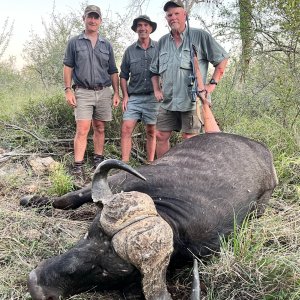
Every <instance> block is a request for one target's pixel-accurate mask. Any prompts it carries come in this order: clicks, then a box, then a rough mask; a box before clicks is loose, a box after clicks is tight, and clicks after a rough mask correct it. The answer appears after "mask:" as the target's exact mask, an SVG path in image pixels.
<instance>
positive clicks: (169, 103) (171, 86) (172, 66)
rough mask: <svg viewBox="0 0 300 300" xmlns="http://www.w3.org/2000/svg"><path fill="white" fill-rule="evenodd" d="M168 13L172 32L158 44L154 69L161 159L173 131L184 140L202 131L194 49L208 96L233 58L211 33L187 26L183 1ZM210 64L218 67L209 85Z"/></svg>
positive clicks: (170, 4)
mask: <svg viewBox="0 0 300 300" xmlns="http://www.w3.org/2000/svg"><path fill="white" fill-rule="evenodd" d="M164 11H165V12H166V20H167V22H168V25H169V26H170V33H169V34H166V35H164V36H163V37H161V38H160V40H159V41H158V49H159V50H158V52H157V55H156V56H155V57H154V59H153V60H152V63H151V66H150V71H151V73H152V78H151V79H152V83H153V88H154V94H155V97H156V99H157V100H158V101H160V102H161V106H160V110H159V114H158V117H157V124H156V126H157V133H156V137H157V145H156V155H157V157H158V158H159V157H161V156H162V155H163V154H164V153H165V152H167V151H168V150H169V148H170V143H169V139H170V136H171V133H172V131H180V130H181V131H182V137H183V138H184V139H186V138H190V137H193V136H195V135H197V134H198V133H199V132H200V129H201V123H200V120H199V117H198V115H197V112H196V102H195V101H194V99H193V94H192V85H191V75H192V72H193V70H192V64H191V51H192V49H191V48H195V49H196V52H197V57H198V62H199V67H200V73H201V75H202V80H203V82H201V86H204V89H203V90H201V92H203V93H205V96H206V97H209V96H210V93H212V92H213V91H214V89H215V87H216V85H217V84H218V82H219V81H220V79H221V77H222V75H223V73H224V70H225V67H226V65H227V61H228V57H229V55H228V53H227V52H226V51H225V50H224V49H223V47H221V45H219V44H218V43H217V42H216V40H215V39H214V38H213V37H212V36H211V35H210V34H209V33H207V32H205V31H204V30H201V29H196V28H189V26H188V23H187V24H186V21H188V19H187V13H186V11H185V9H184V5H183V3H182V1H181V0H175V1H168V2H166V3H165V5H164ZM210 63H211V64H212V65H213V66H214V71H213V74H212V77H211V79H210V80H209V81H208V83H206V76H207V70H208V66H209V64H210ZM160 83H161V84H162V88H161V85H160ZM199 85H200V84H199Z"/></svg>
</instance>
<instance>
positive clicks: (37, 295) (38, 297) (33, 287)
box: [27, 270, 50, 300]
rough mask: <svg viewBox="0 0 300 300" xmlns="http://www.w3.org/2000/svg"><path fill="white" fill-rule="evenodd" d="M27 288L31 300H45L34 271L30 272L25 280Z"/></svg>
mask: <svg viewBox="0 0 300 300" xmlns="http://www.w3.org/2000/svg"><path fill="white" fill-rule="evenodd" d="M27 286H28V289H29V293H30V295H31V298H32V299H33V300H47V298H46V297H45V296H44V293H43V289H42V288H41V287H40V286H39V285H38V284H37V275H36V271H35V270H33V271H31V272H30V274H29V276H28V280H27ZM49 300H50V299H49Z"/></svg>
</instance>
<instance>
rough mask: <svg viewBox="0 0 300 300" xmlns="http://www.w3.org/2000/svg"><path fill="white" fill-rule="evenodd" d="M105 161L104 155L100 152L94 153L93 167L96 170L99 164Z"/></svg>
mask: <svg viewBox="0 0 300 300" xmlns="http://www.w3.org/2000/svg"><path fill="white" fill-rule="evenodd" d="M103 161H104V156H103V155H100V154H95V155H94V167H93V169H94V170H95V169H96V168H97V167H98V165H100V164H101V163H102V162H103Z"/></svg>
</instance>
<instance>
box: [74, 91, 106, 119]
mask: <svg viewBox="0 0 300 300" xmlns="http://www.w3.org/2000/svg"><path fill="white" fill-rule="evenodd" d="M75 97H76V107H75V109H74V113H75V120H92V119H94V120H99V121H111V120H112V90H111V88H110V87H105V88H103V90H100V91H94V90H87V89H83V88H77V89H76V90H75Z"/></svg>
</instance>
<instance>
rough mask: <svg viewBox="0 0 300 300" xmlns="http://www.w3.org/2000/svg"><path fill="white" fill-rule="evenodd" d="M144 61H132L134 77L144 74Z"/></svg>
mask: <svg viewBox="0 0 300 300" xmlns="http://www.w3.org/2000/svg"><path fill="white" fill-rule="evenodd" d="M142 67H143V66H142V59H141V58H133V59H131V60H130V73H131V75H132V76H136V75H139V74H141V73H142Z"/></svg>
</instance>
